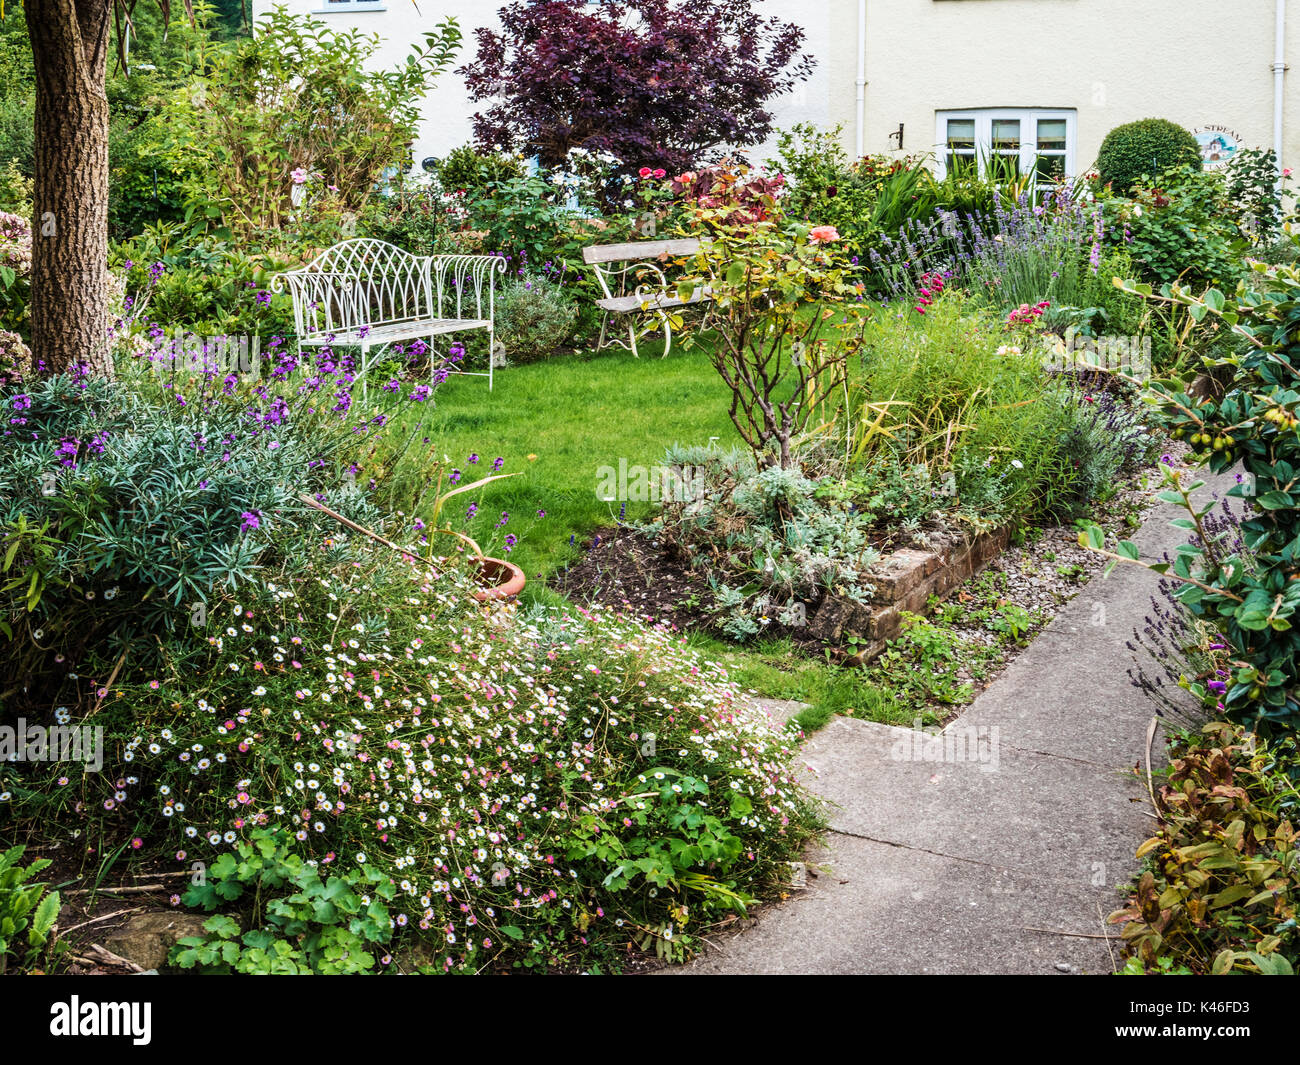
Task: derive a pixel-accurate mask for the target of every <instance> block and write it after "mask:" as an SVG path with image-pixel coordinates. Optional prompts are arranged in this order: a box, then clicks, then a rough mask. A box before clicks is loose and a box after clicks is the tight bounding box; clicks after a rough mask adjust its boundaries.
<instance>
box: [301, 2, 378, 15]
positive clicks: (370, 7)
mask: <svg viewBox="0 0 1300 1065" xmlns="http://www.w3.org/2000/svg"><path fill="white" fill-rule="evenodd" d="M316 2H317V3H318V4H320V7H318V8H316V9H315V10H314V11H312V14H313V15H332V14H337V13H339V12H343V11H387V10H388V5H387V4H386V3H385V2H384V0H316Z"/></svg>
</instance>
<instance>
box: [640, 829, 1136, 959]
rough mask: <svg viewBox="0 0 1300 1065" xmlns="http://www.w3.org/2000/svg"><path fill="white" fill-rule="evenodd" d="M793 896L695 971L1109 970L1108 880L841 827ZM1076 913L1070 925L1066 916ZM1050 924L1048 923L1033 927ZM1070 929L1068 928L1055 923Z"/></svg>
mask: <svg viewBox="0 0 1300 1065" xmlns="http://www.w3.org/2000/svg"><path fill="white" fill-rule="evenodd" d="M811 860H812V861H813V862H814V863H816V864H820V865H821V866H822V868H821V869H819V870H818V872H819V875H818V876H817V877H816V878H813V877H809V887H808V888H807V890H806V891H804V892H802V893H801V894H800V895H799V896H797V897H796V898H793V899H791V900H790V901H788V902H785V903H782V904H781V905H778V906H773V907H770V908H769V909H767V910H765V911H763V912H762V913H761V915H760V916H759V918H758V920H757V921H756V922H754V924H753V926H752V927H749V928H746V929H745V930H744V931H742V932H739V933H737V934H734V935H730V936H724V937H721V938H716V937H715V942H716V947H714V948H712V949H710V951H709V953H708V954H706V955H705V956H704V957H703V958H701V959H699V960H697V961H695V962H692V963H691V964H690V965H688V966H685V967H684V968H682V969H670V970H663V971H664V972H666V973H690V974H694V975H719V974H728V975H739V974H752V975H791V974H799V975H813V974H816V975H857V974H897V975H904V974H907V975H911V974H940V973H941V974H989V973H1021V974H1031V975H1038V976H1062V975H1069V974H1071V973H1072V972H1073V973H1078V974H1087V973H1109V972H1111V971H1113V970H1112V965H1111V960H1110V953H1109V950H1108V949H1107V947H1108V942H1107V941H1106V940H1104V939H1095V938H1091V937H1093V936H1101V935H1105V934H1106V929H1105V928H1104V927H1103V925H1102V917H1101V916H1098V910H1099V909H1100V912H1101V914H1102V915H1104V914H1106V913H1109V912H1110V911H1111V910H1113V909H1115V892H1114V889H1113V888H1112V887H1110V885H1105V886H1102V887H1091V886H1080V887H1077V888H1075V889H1073V890H1071V889H1067V888H1063V887H1061V886H1059V885H1056V884H1050V883H1043V882H1041V881H1039V880H1037V879H1036V878H1034V877H1033V876H1025V875H1019V874H1016V873H1012V872H1009V871H1006V870H1001V869H998V868H995V867H992V866H987V865H982V864H979V863H974V862H962V861H957V860H955V859H951V858H943V857H940V856H938V855H933V854H926V853H924V852H919V851H913V850H907V849H905V848H901V847H892V846H890V845H888V844H885V843H878V842H875V841H873V840H865V839H859V838H856V837H853V836H847V835H841V834H836V835H834V836H833V837H832V846H831V848H830V849H829V851H827V852H819V853H818V854H816V855H813V856H811ZM1063 914H1068V915H1069V922H1068V927H1062V926H1061V925H1060V923H1059V922H1061V920H1062V915H1063ZM1034 928H1042V929H1047V930H1048V931H1046V932H1041V931H1029V929H1034ZM1060 932H1072V933H1076V935H1072V936H1064V935H1059V934H1056V933H1060Z"/></svg>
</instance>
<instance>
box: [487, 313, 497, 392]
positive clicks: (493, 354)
mask: <svg viewBox="0 0 1300 1065" xmlns="http://www.w3.org/2000/svg"><path fill="white" fill-rule="evenodd" d="M496 361H497V330H496V326H495V325H489V326H488V391H489V392H491V391H492V366H493V364H494V363H495V362H496Z"/></svg>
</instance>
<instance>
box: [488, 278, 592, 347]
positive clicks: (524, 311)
mask: <svg viewBox="0 0 1300 1065" xmlns="http://www.w3.org/2000/svg"><path fill="white" fill-rule="evenodd" d="M496 317H497V320H496V334H497V338H498V339H499V340H500V341H501V342H502V343H503V344H504V345H505V350H506V356H507V357H508V358H509V359H510V360H511V361H512V362H534V361H536V360H538V359H545V358H547V357H548V356H550V355H553V354H554V353H555V351H556V349H557V348H559V346H560V345H561V344H563V343H564V342H565V341H566V340H568V339H569V337H570V336H571V335H572V333H573V328H574V324H575V322H576V321H577V317H578V309H577V307H575V306H574V304H573V300H572V298H571V296H570V295H569V293H568V292H566V291H565V290H564V289H563V288H561V287H560V286H559V285H557V284H555V283H554V282H553V281H550V280H548V279H547V278H545V277H542V276H540V275H532V276H529V277H525V278H518V277H516V278H512V279H510V280H509V281H507V282H506V283H505V285H503V286H502V289H501V292H500V293H499V294H498V295H497V303H496Z"/></svg>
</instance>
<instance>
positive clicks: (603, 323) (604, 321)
mask: <svg viewBox="0 0 1300 1065" xmlns="http://www.w3.org/2000/svg"><path fill="white" fill-rule="evenodd" d="M608 327H609V311H606V312H605V313H604V314H602V315H601V316H600V339H599V340H598V341H596V350H597V351H600V350H601V349H602V348H604V346H605V330H606V329H607V328H608Z"/></svg>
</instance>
